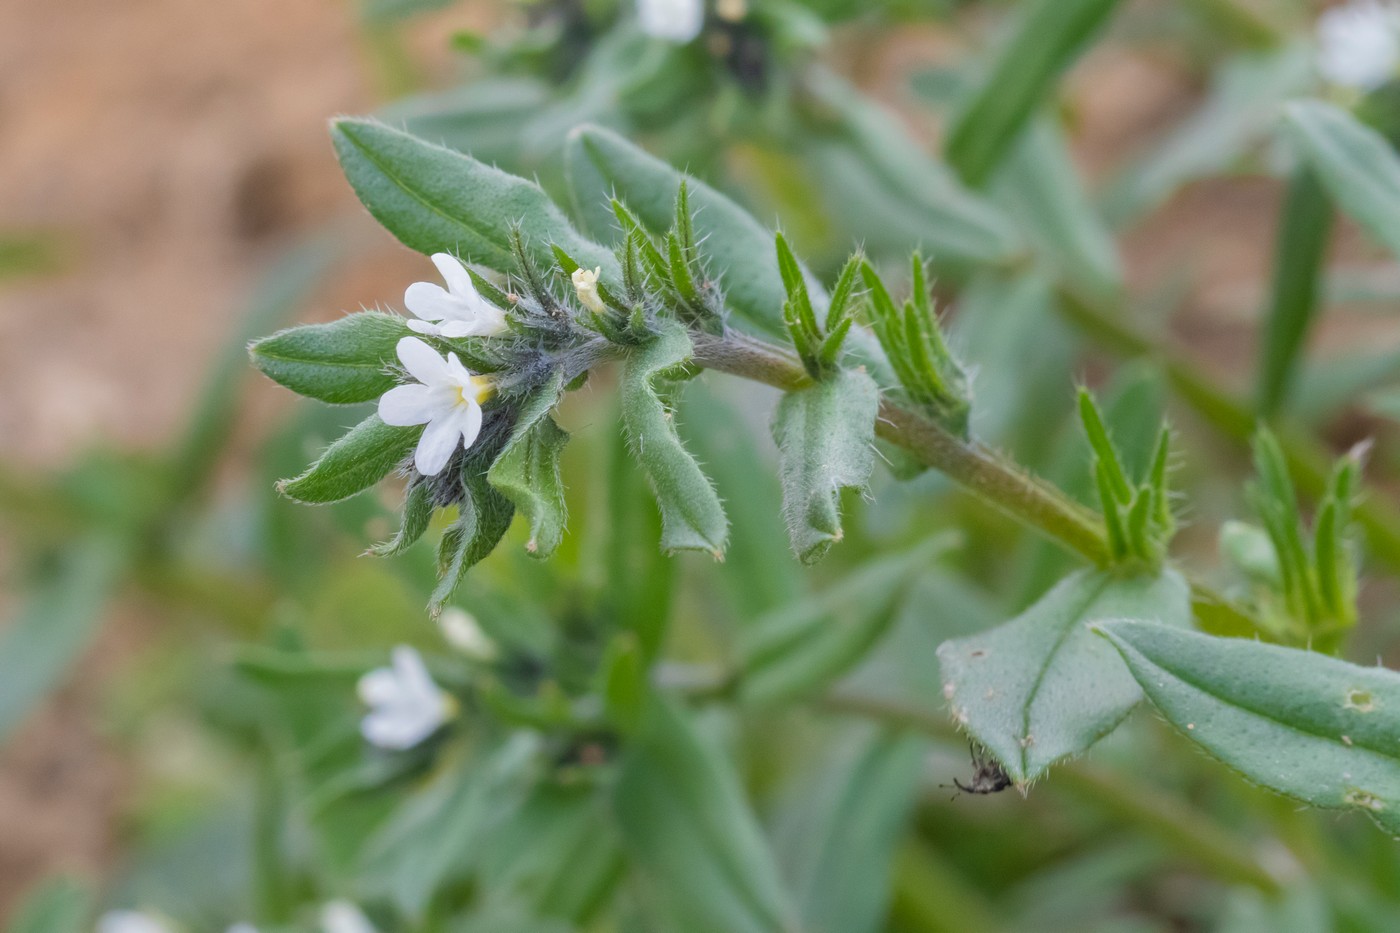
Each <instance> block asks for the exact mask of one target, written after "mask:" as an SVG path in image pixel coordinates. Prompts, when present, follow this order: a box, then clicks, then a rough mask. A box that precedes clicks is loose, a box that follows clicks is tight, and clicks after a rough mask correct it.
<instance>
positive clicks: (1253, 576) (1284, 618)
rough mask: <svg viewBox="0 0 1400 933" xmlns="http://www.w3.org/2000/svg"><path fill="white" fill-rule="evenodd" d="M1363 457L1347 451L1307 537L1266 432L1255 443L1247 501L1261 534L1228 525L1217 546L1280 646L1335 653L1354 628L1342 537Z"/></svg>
mask: <svg viewBox="0 0 1400 933" xmlns="http://www.w3.org/2000/svg"><path fill="white" fill-rule="evenodd" d="M1366 449H1367V448H1366V445H1360V446H1358V447H1356V448H1353V449H1352V450H1351V451H1350V452H1349V453H1347V454H1346V455H1345V456H1343V457H1341V458H1340V459H1339V460H1338V461H1337V463H1336V465H1335V466H1334V467H1333V469H1332V474H1331V476H1330V478H1329V479H1328V482H1327V488H1326V492H1325V494H1324V495H1323V497H1322V499H1321V501H1320V502H1319V503H1318V505H1317V511H1316V514H1315V517H1314V521H1313V528H1312V532H1311V534H1310V535H1309V534H1308V530H1307V528H1306V526H1305V525H1304V522H1303V517H1302V514H1301V513H1300V511H1299V507H1298V497H1297V494H1296V492H1295V491H1294V488H1293V482H1292V480H1291V479H1290V478H1289V474H1288V461H1287V458H1286V457H1285V455H1284V453H1283V448H1282V447H1281V446H1280V444H1279V442H1278V439H1277V438H1276V437H1275V436H1274V435H1273V433H1272V432H1270V431H1268V430H1267V429H1261V430H1260V431H1259V433H1258V434H1257V435H1256V437H1255V439H1254V464H1255V470H1256V472H1257V473H1258V477H1257V479H1256V480H1255V481H1254V482H1253V483H1252V484H1251V485H1250V487H1249V499H1250V503H1251V505H1252V506H1253V508H1254V511H1255V512H1256V513H1257V514H1258V516H1259V519H1260V521H1261V523H1262V525H1263V528H1262V530H1261V529H1259V528H1256V527H1253V526H1250V525H1247V524H1245V523H1243V522H1230V523H1228V524H1227V525H1226V526H1225V528H1224V529H1223V530H1222V532H1221V538H1222V542H1221V543H1222V547H1223V550H1224V551H1225V553H1226V555H1227V556H1229V557H1230V558H1231V560H1232V562H1233V563H1235V564H1236V565H1237V566H1238V567H1239V568H1240V569H1241V570H1243V571H1244V573H1245V574H1246V576H1248V577H1249V579H1250V581H1251V582H1252V583H1253V584H1254V588H1255V601H1256V602H1257V603H1258V607H1259V611H1260V617H1261V621H1262V623H1263V624H1264V626H1265V627H1266V628H1267V629H1268V631H1269V632H1270V634H1271V635H1273V636H1274V637H1275V638H1277V639H1278V640H1280V641H1283V642H1285V643H1289V644H1300V645H1301V644H1311V645H1313V646H1314V647H1317V648H1320V649H1323V650H1333V649H1334V648H1335V646H1336V645H1337V644H1338V643H1339V639H1340V637H1341V636H1342V635H1344V634H1345V633H1346V632H1347V631H1348V630H1350V629H1351V628H1352V627H1353V626H1354V625H1356V620H1357V615H1356V594H1357V574H1358V570H1357V565H1358V561H1357V554H1356V547H1355V542H1354V541H1353V540H1352V538H1351V537H1350V536H1349V534H1348V531H1349V528H1350V524H1351V515H1352V509H1353V506H1354V503H1355V499H1356V495H1357V489H1358V486H1359V483H1360V476H1361V470H1362V467H1363V465H1364V462H1365V457H1366Z"/></svg>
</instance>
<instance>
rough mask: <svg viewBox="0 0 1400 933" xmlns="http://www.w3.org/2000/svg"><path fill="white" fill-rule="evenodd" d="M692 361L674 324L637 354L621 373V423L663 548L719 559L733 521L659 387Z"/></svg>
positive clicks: (684, 337)
mask: <svg viewBox="0 0 1400 933" xmlns="http://www.w3.org/2000/svg"><path fill="white" fill-rule="evenodd" d="M690 356H691V345H690V336H689V335H688V334H687V333H686V331H685V328H684V327H682V326H681V325H680V324H677V323H675V322H669V323H666V324H664V325H663V326H662V330H661V332H660V333H658V334H657V335H656V336H655V337H654V338H653V339H652V340H651V341H650V342H649V343H647V344H645V345H643V346H641V347H638V348H637V349H635V350H634V351H633V352H632V353H631V355H630V356H629V357H628V359H627V364H626V366H625V368H624V369H623V373H622V382H621V391H620V401H621V405H622V423H623V427H624V428H625V429H626V431H627V437H628V440H629V442H630V443H631V447H632V453H633V455H634V456H636V458H637V461H638V462H639V463H640V464H641V465H642V469H644V470H645V471H646V474H647V478H648V479H649V480H650V481H651V487H652V491H653V492H654V493H655V495H656V502H657V505H659V506H660V507H661V547H662V549H663V550H666V551H675V550H697V551H708V552H709V553H711V554H714V555H715V556H719V555H720V554H722V553H723V552H724V543H725V539H726V538H727V537H728V534H729V520H728V519H726V518H725V516H724V507H723V506H722V505H720V501H719V496H718V495H717V494H716V493H715V488H714V486H713V485H712V484H711V483H710V480H709V477H707V476H706V475H705V473H704V471H703V470H701V469H700V465H699V464H698V463H696V462H695V458H694V457H692V456H691V455H690V453H689V452H688V451H687V450H686V449H685V446H684V445H683V444H682V443H681V439H680V437H679V436H678V435H677V434H676V425H675V422H674V419H673V418H672V417H671V414H670V412H669V411H668V410H667V407H666V405H665V404H664V403H663V402H662V400H661V397H660V396H659V395H658V394H657V391H656V385H655V383H656V381H657V380H658V379H664V378H665V376H666V373H667V372H668V371H670V370H674V369H676V367H678V366H680V365H681V364H682V363H685V362H686V361H687V360H689V359H690Z"/></svg>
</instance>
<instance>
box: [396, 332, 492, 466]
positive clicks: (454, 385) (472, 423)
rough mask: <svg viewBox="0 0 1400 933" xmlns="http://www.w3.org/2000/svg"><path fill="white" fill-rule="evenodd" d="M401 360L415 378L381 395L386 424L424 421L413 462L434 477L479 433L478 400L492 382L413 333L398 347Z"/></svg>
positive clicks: (455, 356)
mask: <svg viewBox="0 0 1400 933" xmlns="http://www.w3.org/2000/svg"><path fill="white" fill-rule="evenodd" d="M398 354H399V362H400V363H402V364H403V368H404V369H406V370H408V374H409V375H410V376H412V377H413V378H414V379H417V380H418V382H416V383H411V384H409V385H401V386H395V387H394V388H392V389H390V390H389V391H388V392H385V393H384V394H383V395H382V396H380V398H379V417H380V419H381V420H382V421H383V422H384V423H385V424H392V425H397V426H399V427H407V426H409V425H414V424H425V425H427V427H425V428H424V429H423V436H422V437H421V438H419V439H418V448H417V450H415V451H414V452H413V465H414V466H415V467H416V468H417V469H418V472H419V473H422V474H423V475H424V476H436V475H437V474H439V473H441V472H442V468H443V467H445V466H447V461H448V460H449V459H451V457H452V453H453V452H454V451H455V450H456V449H457V448H458V447H459V446H461V447H470V446H471V445H472V442H473V441H475V440H476V436H477V435H478V434H480V433H481V403H482V402H484V401H485V400H486V399H487V397H489V396H490V394H491V388H492V387H491V380H489V379H487V378H486V377H484V376H476V375H473V374H472V373H470V372H468V371H467V368H466V367H465V366H463V365H462V361H461V360H459V359H457V354H455V353H448V354H447V358H446V359H444V358H442V357H441V356H439V355H438V352H437V351H436V350H434V349H433V348H432V347H430V346H428V345H427V344H426V343H424V342H423V341H421V340H419V339H418V338H417V337H404V338H403V339H402V340H400V341H399V345H398Z"/></svg>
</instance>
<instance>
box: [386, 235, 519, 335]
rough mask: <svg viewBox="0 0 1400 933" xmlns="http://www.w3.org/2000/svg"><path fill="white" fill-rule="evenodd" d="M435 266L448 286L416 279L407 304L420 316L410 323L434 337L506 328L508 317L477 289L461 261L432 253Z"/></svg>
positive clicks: (405, 295)
mask: <svg viewBox="0 0 1400 933" xmlns="http://www.w3.org/2000/svg"><path fill="white" fill-rule="evenodd" d="M432 258H433V265H435V266H437V267H438V272H440V273H442V278H443V281H445V282H446V283H447V288H445V289H444V288H443V287H442V286H440V285H434V284H433V283H432V282H414V283H413V284H412V285H410V286H408V288H407V289H406V290H405V291H404V293H403V303H404V307H406V308H408V310H410V311H412V312H413V313H414V315H416V316H417V317H418V318H419V319H418V320H416V321H414V320H410V321H409V322H408V326H409V329H410V330H413V331H415V332H417V333H420V334H428V335H430V336H433V337H448V338H452V337H489V336H491V335H492V334H499V333H500V332H501V331H503V330H505V329H506V316H505V312H503V311H502V310H501V309H500V308H498V307H496V306H495V305H493V304H491V302H489V301H487V300H486V299H485V298H482V297H481V295H480V294H479V293H478V292H477V290H476V284H475V283H474V282H472V277H471V276H470V275H468V274H467V270H466V267H465V266H463V265H462V263H461V261H460V260H458V259H457V257H456V256H453V255H451V254H449V253H433V257H432Z"/></svg>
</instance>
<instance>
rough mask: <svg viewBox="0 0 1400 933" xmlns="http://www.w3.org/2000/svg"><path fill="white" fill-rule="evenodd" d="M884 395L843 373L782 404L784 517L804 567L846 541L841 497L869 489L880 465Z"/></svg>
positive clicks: (777, 426)
mask: <svg viewBox="0 0 1400 933" xmlns="http://www.w3.org/2000/svg"><path fill="white" fill-rule="evenodd" d="M879 409H880V391H879V388H878V387H877V386H876V385H875V381H874V380H873V379H871V378H870V377H869V376H867V375H866V374H865V373H864V372H859V371H856V370H841V371H838V372H837V373H835V374H834V375H833V376H831V378H829V379H826V380H824V381H822V382H819V383H817V384H816V385H814V386H811V387H810V388H806V389H801V390H799V391H797V392H789V393H788V394H787V395H784V396H783V399H782V401H781V402H779V403H778V411H777V413H776V415H775V416H774V419H773V439H774V441H776V442H777V444H778V453H779V473H780V475H781V478H782V484H783V515H784V517H785V518H786V519H787V526H788V535H789V537H790V538H791V540H792V548H793V550H794V551H796V552H797V556H798V557H799V558H800V559H801V560H802V562H803V563H804V564H813V563H816V562H817V561H818V560H820V559H821V558H822V556H823V555H825V554H826V552H827V551H828V550H829V549H830V548H831V545H832V544H833V543H835V542H837V541H839V540H841V490H843V489H851V488H855V489H859V488H863V487H864V486H865V484H866V482H867V481H868V480H869V479H870V472H871V470H872V469H873V468H874V466H875V419H876V416H877V415H878V413H879Z"/></svg>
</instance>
